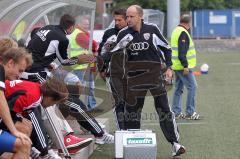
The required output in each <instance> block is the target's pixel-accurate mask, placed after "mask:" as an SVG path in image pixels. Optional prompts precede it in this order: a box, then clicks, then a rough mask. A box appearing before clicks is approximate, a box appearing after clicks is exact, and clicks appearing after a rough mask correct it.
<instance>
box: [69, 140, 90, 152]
mask: <svg viewBox="0 0 240 159" xmlns="http://www.w3.org/2000/svg"><path fill="white" fill-rule="evenodd" d="M92 141H93V139H86V140H84V141H83V142H79V143H76V144H74V145H70V146H66V148H67V149H69V150H72V149H77V148H79V149H82V148H84V147H87V146H88V145H90V144H91V143H92Z"/></svg>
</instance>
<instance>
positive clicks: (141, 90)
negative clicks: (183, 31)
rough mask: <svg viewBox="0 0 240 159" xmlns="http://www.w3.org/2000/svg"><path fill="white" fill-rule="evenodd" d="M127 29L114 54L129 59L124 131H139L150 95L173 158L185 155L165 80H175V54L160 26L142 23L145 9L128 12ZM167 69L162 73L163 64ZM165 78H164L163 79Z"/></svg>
mask: <svg viewBox="0 0 240 159" xmlns="http://www.w3.org/2000/svg"><path fill="white" fill-rule="evenodd" d="M126 14H127V23H128V27H127V28H126V29H123V30H122V31H120V32H119V34H118V36H117V43H116V46H115V47H114V48H113V50H112V51H111V52H119V50H123V52H124V53H125V54H126V55H127V63H126V65H125V66H124V67H125V68H124V69H125V73H126V76H127V80H128V81H127V93H126V103H127V104H126V109H125V110H126V111H125V113H124V114H125V128H126V129H140V127H141V125H140V121H141V112H142V108H143V105H144V100H145V96H146V94H147V91H150V93H151V95H152V96H153V98H154V103H155V108H156V111H157V113H158V116H159V121H160V127H161V129H162V131H163V134H164V136H165V137H166V139H167V141H168V142H170V143H171V144H172V156H180V155H181V154H183V153H185V151H186V150H185V148H184V146H182V145H181V144H179V132H178V128H177V124H176V121H175V116H174V113H173V112H172V111H171V109H170V107H169V102H168V97H167V91H166V88H165V84H164V80H165V79H167V80H169V79H171V78H172V74H173V72H172V69H171V65H172V62H171V54H172V50H171V47H170V46H169V44H168V42H167V40H166V39H165V38H164V37H163V35H162V33H161V32H160V30H159V28H158V27H157V25H154V24H150V23H145V22H143V9H142V8H141V7H140V6H138V5H132V6H130V7H129V8H128V9H127V13H126ZM163 63H164V64H165V65H166V66H167V68H166V71H165V72H163V68H162V66H163V65H162V64H163ZM163 73H164V74H165V78H164V75H163Z"/></svg>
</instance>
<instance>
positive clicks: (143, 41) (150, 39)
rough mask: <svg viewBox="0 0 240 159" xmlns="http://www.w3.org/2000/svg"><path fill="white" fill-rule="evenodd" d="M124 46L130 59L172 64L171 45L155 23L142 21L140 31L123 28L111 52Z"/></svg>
mask: <svg viewBox="0 0 240 159" xmlns="http://www.w3.org/2000/svg"><path fill="white" fill-rule="evenodd" d="M124 48H126V52H127V55H128V61H154V62H161V60H163V61H164V62H165V63H166V65H167V66H171V65H172V62H171V56H172V50H171V47H170V45H169V44H168V42H167V40H166V39H165V38H164V37H163V35H162V33H161V31H160V30H159V28H158V27H157V25H155V24H152V23H145V22H142V27H141V30H140V33H139V32H137V31H135V30H133V29H132V28H130V27H126V28H125V29H122V30H121V31H120V32H119V34H118V36H117V42H116V46H115V47H114V48H113V50H112V51H111V52H115V51H118V50H121V49H124Z"/></svg>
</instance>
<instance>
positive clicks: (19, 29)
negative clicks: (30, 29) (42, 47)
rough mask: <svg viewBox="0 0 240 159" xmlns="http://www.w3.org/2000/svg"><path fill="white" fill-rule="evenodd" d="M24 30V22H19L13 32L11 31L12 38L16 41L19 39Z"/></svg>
mask: <svg viewBox="0 0 240 159" xmlns="http://www.w3.org/2000/svg"><path fill="white" fill-rule="evenodd" d="M25 28H26V22H25V21H20V22H19V23H18V25H17V26H16V28H15V30H14V31H13V37H14V38H15V39H16V40H19V39H21V37H22V36H23V32H24V30H25Z"/></svg>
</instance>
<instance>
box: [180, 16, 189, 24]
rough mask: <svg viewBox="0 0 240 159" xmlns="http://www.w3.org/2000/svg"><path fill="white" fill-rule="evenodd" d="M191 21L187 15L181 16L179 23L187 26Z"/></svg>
mask: <svg viewBox="0 0 240 159" xmlns="http://www.w3.org/2000/svg"><path fill="white" fill-rule="evenodd" d="M190 21H191V16H190V15H189V14H183V15H182V16H181V18H180V23H185V24H189V23H190Z"/></svg>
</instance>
